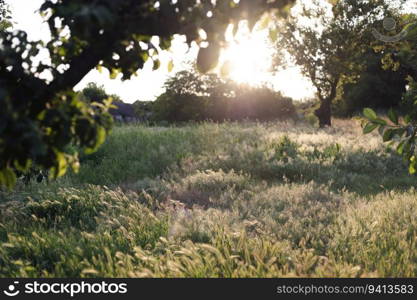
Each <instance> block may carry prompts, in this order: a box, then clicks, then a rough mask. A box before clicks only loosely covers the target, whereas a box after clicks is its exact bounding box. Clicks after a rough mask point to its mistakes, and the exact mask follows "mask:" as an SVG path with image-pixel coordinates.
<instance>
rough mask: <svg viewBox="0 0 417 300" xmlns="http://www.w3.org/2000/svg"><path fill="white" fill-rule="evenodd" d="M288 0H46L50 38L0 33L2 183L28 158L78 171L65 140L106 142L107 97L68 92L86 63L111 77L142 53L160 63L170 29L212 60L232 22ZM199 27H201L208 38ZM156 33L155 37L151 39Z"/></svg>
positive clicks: (138, 61) (203, 61)
mask: <svg viewBox="0 0 417 300" xmlns="http://www.w3.org/2000/svg"><path fill="white" fill-rule="evenodd" d="M292 2H293V0H280V1H267V0H241V1H239V2H238V3H236V2H235V1H232V0H228V1H217V2H214V1H210V0H204V1H175V2H174V1H168V0H166V1H155V0H146V1H136V0H120V1H114V0H98V1H84V0H74V1H64V0H58V1H51V0H45V1H44V3H43V4H42V6H41V7H40V12H41V14H42V15H43V16H44V18H45V21H46V22H47V24H48V26H49V29H50V32H51V40H50V41H48V42H47V43H44V42H41V41H29V40H28V37H27V34H26V33H25V32H23V31H14V32H12V31H3V30H2V31H1V32H0V107H2V110H1V112H0V136H1V139H0V174H1V175H0V184H1V185H4V184H5V185H7V186H8V187H12V186H13V185H14V182H15V180H16V175H15V171H14V170H15V169H17V170H21V171H23V172H26V171H28V170H29V168H30V166H31V165H32V164H36V165H38V166H39V167H40V168H42V169H51V172H50V174H51V177H58V176H61V175H63V174H65V172H66V170H67V167H68V166H72V168H73V169H74V170H77V168H78V158H77V153H69V152H68V151H66V150H65V149H66V147H67V146H68V145H70V144H72V145H75V146H77V147H79V148H84V149H85V152H87V153H91V152H94V151H95V150H96V149H97V148H98V147H99V146H100V145H101V144H102V143H103V142H104V140H105V138H106V136H107V135H108V133H109V131H110V128H111V124H112V120H111V117H110V115H109V114H108V109H109V107H110V104H111V103H110V101H107V102H104V103H94V108H93V107H92V106H90V105H86V104H85V103H83V101H82V100H81V99H79V97H78V95H77V94H75V93H74V92H73V91H72V88H73V87H74V86H75V85H76V84H77V83H78V82H79V81H80V80H81V79H82V78H83V77H84V76H85V75H86V74H87V73H88V72H89V71H90V70H91V69H93V68H95V67H98V68H101V67H105V68H107V69H109V70H110V73H111V77H112V78H115V77H116V76H117V75H118V74H119V73H121V74H122V78H123V79H129V78H130V77H131V76H132V75H133V74H135V73H136V72H137V71H138V70H139V69H141V68H142V67H143V65H144V64H145V62H146V61H147V60H152V61H153V64H154V69H157V68H158V67H159V66H160V61H159V59H158V51H159V50H160V49H162V50H165V49H168V48H169V47H170V42H171V39H172V37H173V35H174V34H182V35H185V36H186V37H187V42H188V43H189V44H190V43H191V42H192V41H197V42H206V43H208V44H209V48H208V49H206V50H201V54H200V59H199V64H200V65H201V66H212V65H214V64H215V59H216V55H213V53H215V51H214V50H213V49H217V48H218V47H220V46H221V45H222V43H224V40H225V35H224V34H222V33H224V32H225V30H226V28H227V26H228V25H229V23H231V22H232V23H237V22H238V21H239V20H240V19H243V18H245V19H248V20H249V22H250V23H255V22H256V20H257V19H258V18H259V17H260V16H261V15H262V14H263V13H264V12H265V11H266V10H269V9H282V8H284V7H285V6H286V5H289V4H291V3H292ZM1 4H3V1H2V3H1ZM1 7H2V8H3V6H1ZM1 12H2V15H3V10H1ZM209 12H211V15H212V17H208V13H209ZM161 20H164V22H161ZM199 30H204V31H205V32H206V35H207V40H206V41H202V40H201V38H200V36H199ZM153 36H157V37H159V44H157V45H154V44H153V40H152V37H153ZM41 50H43V51H47V52H48V54H49V58H50V63H47V62H46V61H47V60H41V61H40V62H39V63H38V62H36V59H34V58H35V57H37V56H38V54H39V53H40V51H41ZM208 50H210V54H209V55H207V53H208ZM204 53H206V54H205V55H203V54H204ZM204 69H207V67H205V68H204ZM45 76H46V77H47V78H48V80H46V79H45Z"/></svg>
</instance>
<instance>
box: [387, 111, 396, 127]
mask: <svg viewBox="0 0 417 300" xmlns="http://www.w3.org/2000/svg"><path fill="white" fill-rule="evenodd" d="M388 118H389V119H390V121H391V122H392V123H394V124H395V125H398V114H397V113H396V112H395V111H394V110H393V109H392V108H391V109H390V110H389V111H388Z"/></svg>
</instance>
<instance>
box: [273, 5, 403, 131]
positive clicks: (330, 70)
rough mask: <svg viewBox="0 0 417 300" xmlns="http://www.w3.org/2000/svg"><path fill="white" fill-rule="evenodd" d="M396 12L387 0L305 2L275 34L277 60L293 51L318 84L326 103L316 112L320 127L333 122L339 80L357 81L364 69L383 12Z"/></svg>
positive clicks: (323, 100) (322, 102)
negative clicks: (373, 30)
mask: <svg viewBox="0 0 417 300" xmlns="http://www.w3.org/2000/svg"><path fill="white" fill-rule="evenodd" d="M329 5H330V4H329ZM397 11H398V10H395V9H393V8H392V7H391V6H390V3H389V1H387V0H375V1H365V0H340V1H336V3H335V4H334V5H332V6H331V7H325V6H323V5H322V3H320V2H318V1H316V0H315V1H311V2H309V3H303V4H302V5H301V9H300V13H298V14H296V15H291V16H289V18H288V19H287V20H286V21H285V22H284V26H281V28H283V29H282V30H279V29H278V32H279V33H278V35H276V34H274V36H277V38H276V46H277V49H278V51H277V65H280V64H281V63H282V57H284V56H285V54H286V53H288V54H289V55H290V58H291V60H292V62H293V63H294V64H295V65H297V66H299V67H300V68H301V71H302V73H303V75H305V76H306V77H308V78H309V79H310V80H311V82H312V83H313V85H314V87H315V88H316V91H317V97H318V99H319V100H320V104H321V105H320V108H319V109H317V110H316V112H315V114H316V116H317V117H318V118H319V123H320V126H321V127H324V126H327V125H331V104H332V102H333V100H334V99H335V98H336V96H337V92H338V87H339V85H340V84H341V83H347V82H352V81H354V80H355V79H356V78H357V76H358V74H359V73H360V72H362V71H363V68H364V64H363V60H362V56H363V55H364V54H365V53H367V52H368V51H369V49H370V48H371V46H372V42H373V41H374V40H375V38H374V37H373V36H372V34H371V33H372V32H371V28H373V26H376V24H377V21H379V20H381V18H382V17H383V16H384V14H385V15H395V14H396V13H397ZM305 20H308V22H305Z"/></svg>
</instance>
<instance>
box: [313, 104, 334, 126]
mask: <svg viewBox="0 0 417 300" xmlns="http://www.w3.org/2000/svg"><path fill="white" fill-rule="evenodd" d="M331 104H332V102H331V101H330V100H329V99H323V100H322V101H321V104H320V107H319V108H318V109H316V110H315V111H314V114H315V115H316V117H317V118H318V119H319V126H320V128H324V127H326V126H332V106H331Z"/></svg>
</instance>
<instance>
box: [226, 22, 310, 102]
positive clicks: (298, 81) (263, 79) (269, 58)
mask: <svg viewBox="0 0 417 300" xmlns="http://www.w3.org/2000/svg"><path fill="white" fill-rule="evenodd" d="M245 25H246V24H243V26H240V29H239V30H238V32H237V34H236V35H233V34H232V28H229V29H228V31H227V32H226V40H227V42H228V46H227V47H226V48H225V49H224V50H223V53H222V56H221V58H220V62H221V64H220V66H223V67H222V68H221V69H222V70H220V69H219V70H220V73H222V75H223V76H226V77H227V78H230V79H232V80H234V81H236V82H238V83H243V84H247V85H250V86H259V85H263V84H267V85H268V86H270V87H272V88H273V89H274V90H276V91H280V92H281V93H282V94H283V95H284V96H287V97H291V98H293V99H294V100H303V99H309V98H312V97H314V94H315V89H314V87H313V85H312V83H311V82H310V81H309V80H308V79H307V78H306V77H304V76H303V75H302V74H301V70H300V69H299V68H297V67H291V68H288V69H285V70H281V71H279V72H273V70H272V69H273V68H272V66H273V56H274V48H273V45H272V44H271V41H270V39H269V31H268V30H267V29H261V30H257V29H256V27H255V29H254V30H253V31H252V32H250V31H249V30H248V29H247V27H246V26H245Z"/></svg>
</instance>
